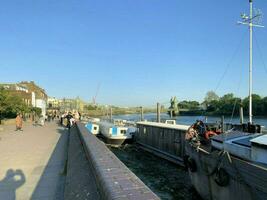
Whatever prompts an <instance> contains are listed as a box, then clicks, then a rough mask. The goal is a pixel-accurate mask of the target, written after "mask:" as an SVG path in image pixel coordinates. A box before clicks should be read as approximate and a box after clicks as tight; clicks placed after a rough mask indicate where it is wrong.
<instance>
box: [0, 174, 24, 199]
mask: <svg viewBox="0 0 267 200" xmlns="http://www.w3.org/2000/svg"><path fill="white" fill-rule="evenodd" d="M25 182H26V178H25V175H24V173H23V171H22V170H20V169H17V170H14V169H9V170H7V172H6V175H5V177H4V178H3V179H2V180H0V199H5V200H16V190H17V189H18V188H19V187H21V186H22V185H23V184H24V183H25Z"/></svg>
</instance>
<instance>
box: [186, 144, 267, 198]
mask: <svg viewBox="0 0 267 200" xmlns="http://www.w3.org/2000/svg"><path fill="white" fill-rule="evenodd" d="M185 148H186V155H187V156H188V157H189V158H190V159H191V160H190V161H191V163H190V164H191V165H192V160H193V163H194V165H195V170H196V171H194V170H192V168H191V170H190V169H189V170H188V171H189V176H190V179H191V182H192V184H193V186H194V187H195V189H196V190H197V192H198V193H199V194H200V196H201V197H202V198H203V199H207V200H212V199H216V200H225V199H228V200H236V199H246V200H252V199H257V200H258V199H260V200H263V199H267V181H266V180H267V167H266V166H262V165H258V164H253V163H251V162H247V161H244V160H241V159H239V158H237V157H233V156H231V159H229V158H228V156H227V154H224V155H223V156H221V157H220V156H218V153H219V151H213V152H212V153H210V154H208V153H205V152H202V151H196V149H195V148H194V147H192V146H191V145H190V144H189V143H186V145H185ZM222 171H223V173H222Z"/></svg>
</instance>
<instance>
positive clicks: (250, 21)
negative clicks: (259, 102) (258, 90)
mask: <svg viewBox="0 0 267 200" xmlns="http://www.w3.org/2000/svg"><path fill="white" fill-rule="evenodd" d="M249 5H250V14H249V123H252V83H253V82H252V64H253V60H252V53H253V52H252V50H253V49H252V45H253V44H252V42H253V41H252V33H253V24H252V18H253V3H252V0H249Z"/></svg>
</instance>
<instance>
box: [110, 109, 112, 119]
mask: <svg viewBox="0 0 267 200" xmlns="http://www.w3.org/2000/svg"><path fill="white" fill-rule="evenodd" d="M111 121H112V107H110V122H111Z"/></svg>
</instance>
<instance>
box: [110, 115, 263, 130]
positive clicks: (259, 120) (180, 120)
mask: <svg viewBox="0 0 267 200" xmlns="http://www.w3.org/2000/svg"><path fill="white" fill-rule="evenodd" d="M160 116H161V120H162V121H165V120H166V119H170V117H169V115H168V114H165V113H162V114H161V115H160ZM114 118H116V119H126V120H129V121H139V120H140V114H130V115H116V116H114ZM144 119H145V120H148V121H156V119H157V115H156V113H146V114H144ZM173 119H175V120H176V123H177V124H184V125H191V124H193V123H194V122H196V120H202V121H205V116H177V117H174V118H173ZM207 119H208V122H216V121H220V120H221V118H220V117H214V116H209V117H207ZM247 121H248V118H246V117H244V122H247ZM253 121H254V123H256V124H260V125H262V126H265V127H267V117H254V118H253ZM225 123H240V120H239V118H238V117H234V118H233V119H231V117H225Z"/></svg>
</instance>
